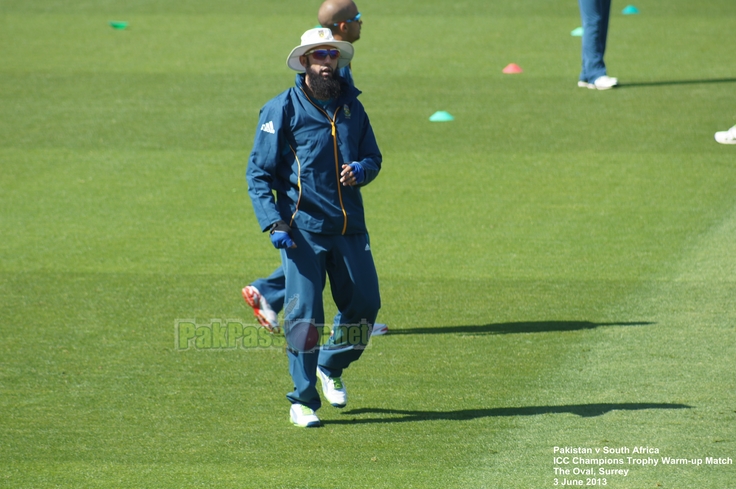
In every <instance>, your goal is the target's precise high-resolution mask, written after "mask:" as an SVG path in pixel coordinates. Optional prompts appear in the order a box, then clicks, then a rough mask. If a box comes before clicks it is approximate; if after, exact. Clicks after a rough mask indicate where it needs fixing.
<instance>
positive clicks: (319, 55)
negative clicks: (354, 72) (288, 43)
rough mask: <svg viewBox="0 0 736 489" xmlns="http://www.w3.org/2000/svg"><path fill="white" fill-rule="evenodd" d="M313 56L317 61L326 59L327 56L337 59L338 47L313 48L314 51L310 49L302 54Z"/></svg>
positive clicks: (338, 54)
mask: <svg viewBox="0 0 736 489" xmlns="http://www.w3.org/2000/svg"><path fill="white" fill-rule="evenodd" d="M310 54H311V55H312V56H314V59H316V60H317V61H322V60H325V59H327V56H329V57H330V58H332V59H337V58H339V57H340V50H339V49H315V50H314V51H310V52H308V53H306V54H305V55H304V56H309V55H310Z"/></svg>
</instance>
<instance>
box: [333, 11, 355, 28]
mask: <svg viewBox="0 0 736 489" xmlns="http://www.w3.org/2000/svg"><path fill="white" fill-rule="evenodd" d="M359 20H360V12H358V14H357V15H356V16H355V17H353V18H352V19H348V20H343V21H342V22H358V21H359ZM342 22H338V23H337V24H332V25H334V26H338V25H340V24H341V23H342Z"/></svg>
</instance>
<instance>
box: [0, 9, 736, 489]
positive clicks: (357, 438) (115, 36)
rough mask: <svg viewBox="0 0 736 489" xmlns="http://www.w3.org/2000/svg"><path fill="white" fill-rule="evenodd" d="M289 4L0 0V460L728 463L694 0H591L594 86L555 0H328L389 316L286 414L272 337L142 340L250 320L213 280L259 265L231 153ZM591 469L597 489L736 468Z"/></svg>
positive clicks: (710, 54)
mask: <svg viewBox="0 0 736 489" xmlns="http://www.w3.org/2000/svg"><path fill="white" fill-rule="evenodd" d="M318 4H319V2H315V3H314V4H310V3H309V2H296V1H287V0H279V1H272V2H265V3H264V2H261V3H258V2H250V1H238V2H236V1H227V0H222V1H216V2H195V1H191V0H183V1H178V2H174V1H170V0H157V1H145V2H144V1H132V2H125V4H124V5H123V4H122V3H121V2H112V1H95V2H92V1H84V0H77V1H73V0H54V1H44V2H41V1H36V0H34V1H29V0H22V1H21V0H5V1H3V2H2V3H0V53H2V54H1V55H0V58H1V59H2V61H1V62H0V172H1V173H0V175H2V176H1V177H0V209H1V212H0V237H1V239H0V332H1V333H2V336H1V337H2V341H0V466H2V470H0V486H1V487H9V488H34V489H36V488H53V487H74V488H87V487H89V488H92V487H100V488H110V487H116V488H143V487H146V488H153V487H155V488H165V487H171V488H182V487H233V488H234V487H237V488H244V487H248V488H290V489H291V488H319V489H335V488H422V489H427V488H438V489H439V488H442V489H445V488H455V487H457V488H469V489H478V488H488V489H490V488H535V489H536V488H540V489H541V488H552V487H555V486H554V485H553V479H554V477H555V474H554V470H553V467H554V466H555V465H554V464H553V456H554V454H553V448H554V447H555V446H581V447H591V448H603V447H616V448H619V447H628V448H630V449H633V447H635V446H648V447H654V448H658V449H659V451H660V453H659V454H658V455H654V457H655V458H658V457H661V456H667V457H676V458H703V459H704V458H705V457H708V456H712V457H731V458H734V456H736V378H735V377H734V371H735V370H736V361H735V360H734V351H736V327H735V326H734V325H735V324H736V279H735V278H734V277H736V248H734V245H733V243H734V242H736V171H734V170H736V153H734V148H732V147H727V146H721V145H718V144H716V143H715V142H714V141H713V133H714V132H715V131H717V130H724V129H726V128H728V127H730V126H731V125H733V124H736V105H735V104H736V102H735V101H734V97H733V93H734V87H736V72H735V71H734V68H733V63H731V62H730V61H729V59H730V58H728V56H726V55H725V54H724V52H725V47H726V46H733V45H734V44H736V31H734V29H733V28H732V26H733V23H734V21H735V20H736V8H734V6H733V2H731V1H728V0H714V1H711V2H708V3H707V4H698V3H697V2H686V1H684V0H672V1H664V0H643V1H642V3H638V4H636V6H637V7H638V8H639V9H640V11H641V14H639V15H637V16H623V15H621V14H620V11H621V9H622V8H623V7H624V5H623V4H614V6H613V11H612V19H611V30H610V35H609V48H608V53H607V55H606V60H607V63H608V66H609V72H610V74H612V75H615V76H618V77H619V79H620V80H621V82H622V87H621V88H619V89H617V90H613V91H609V92H595V91H591V90H581V89H578V88H577V87H575V82H576V80H577V74H578V69H579V63H580V53H579V50H580V46H579V43H580V41H579V39H578V38H574V37H571V36H570V31H571V30H572V29H574V28H575V27H578V26H579V25H580V19H579V14H578V11H577V6H576V5H575V2H550V1H542V0H536V1H532V0H526V1H519V2H500V1H492V2H489V1H480V0H476V1H466V2H458V3H455V4H449V3H448V2H441V1H438V0H429V1H422V2H419V1H409V0H407V1H404V2H386V1H374V0H362V1H361V2H359V6H360V8H361V11H362V12H363V14H364V17H365V24H364V32H363V39H361V40H360V41H359V43H357V44H356V58H355V62H354V75H355V78H356V83H357V85H358V86H359V87H360V88H361V89H362V90H363V91H364V93H363V95H362V96H361V99H362V100H363V102H364V104H365V105H366V108H367V110H368V112H369V114H370V116H371V120H372V122H373V125H374V129H375V131H376V134H377V136H378V139H379V144H380V146H381V149H382V151H383V153H384V157H385V159H384V170H383V172H382V174H381V176H380V177H379V178H378V180H376V182H374V183H373V184H372V185H371V186H369V187H367V188H366V189H365V191H364V198H365V201H366V207H367V213H368V220H369V226H370V230H371V241H372V247H373V249H374V253H375V259H376V263H377V267H378V269H379V276H380V279H381V289H382V299H383V308H382V310H381V313H380V315H379V317H380V319H381V320H382V321H383V322H386V323H388V324H389V326H390V328H391V331H392V333H391V334H390V335H389V336H386V337H379V338H375V339H374V340H372V344H371V347H370V348H369V349H368V350H367V351H366V354H365V355H364V357H363V358H362V359H361V360H360V362H358V363H356V364H355V365H354V366H352V367H351V368H350V369H349V370H348V371H347V372H346V374H345V376H344V378H345V380H346V384H347V385H348V388H349V390H350V404H349V406H348V407H347V408H345V409H344V410H342V411H339V410H335V409H332V408H330V407H329V406H328V407H325V408H324V409H322V410H320V412H319V414H320V416H321V418H322V419H323V421H324V423H325V426H324V427H323V428H322V429H319V430H300V429H297V428H294V427H292V426H291V425H290V424H289V423H288V414H287V411H288V404H287V403H286V401H285V399H284V397H283V396H284V394H285V393H286V392H287V391H288V390H289V389H290V388H291V385H290V379H289V376H288V371H287V365H286V358H285V356H284V355H283V353H282V352H281V351H279V350H278V349H260V350H258V349H257V350H255V351H246V350H243V349H235V350H219V351H201V350H197V349H196V348H190V349H189V350H187V351H179V350H178V349H177V348H176V345H175V323H176V321H177V320H183V319H194V320H196V321H197V322H198V323H200V324H207V323H209V322H210V321H211V320H214V319H221V320H225V321H227V320H236V321H241V322H243V323H247V324H251V323H252V319H251V315H250V312H249V310H248V309H247V308H246V307H245V305H244V303H243V301H242V299H241V298H240V295H239V290H240V288H241V287H242V286H243V285H245V284H246V283H247V282H248V281H251V280H253V279H255V278H257V277H259V276H264V275H265V274H268V273H270V271H271V270H272V269H273V268H274V267H275V266H276V265H277V263H278V254H277V253H276V252H275V251H274V250H273V249H272V247H271V245H270V243H269V242H268V240H267V239H266V238H265V237H264V236H263V235H262V234H261V233H259V232H258V226H257V224H256V221H255V218H254V216H253V212H252V209H251V207H250V202H249V199H248V196H247V192H246V184H245V181H244V172H245V165H246V162H247V158H248V154H249V151H250V147H251V143H252V140H253V134H254V131H255V129H256V127H255V125H256V122H257V114H258V110H259V108H260V107H261V106H262V105H263V104H264V103H265V102H266V101H267V100H268V99H269V98H271V97H273V96H274V95H276V94H277V93H278V92H280V91H281V90H283V89H285V88H287V87H289V86H290V84H291V83H292V80H293V76H292V74H290V72H289V71H288V70H287V69H286V67H285V66H284V59H285V58H286V54H287V53H288V52H289V50H290V49H291V48H292V47H293V46H294V45H295V44H296V43H297V42H298V38H299V35H300V34H301V33H302V32H303V31H304V30H305V29H307V28H309V27H311V26H313V25H314V24H315V21H316V19H315V17H316V9H317V6H318ZM112 20H125V21H128V22H129V23H130V25H129V27H128V28H127V29H125V30H114V29H112V28H111V27H110V26H109V25H108V22H109V21H112ZM266 40H268V41H266ZM511 62H514V63H517V64H519V65H520V66H521V67H522V68H523V69H524V73H523V74H520V75H504V74H502V73H501V70H502V68H503V67H504V66H506V65H507V64H508V63H511ZM437 110H446V111H448V112H450V113H451V114H453V115H454V116H455V121H454V122H451V123H430V122H428V120H427V119H428V117H429V116H430V115H431V114H432V113H433V112H435V111H437ZM629 456H634V455H631V454H630V455H629ZM584 467H585V468H588V467H590V465H584ZM570 468H572V466H570ZM594 468H596V469H597V466H594ZM604 468H618V467H614V466H605V467H604ZM623 468H625V469H629V470H630V472H629V474H628V475H627V476H625V477H624V476H608V484H607V486H606V487H609V488H612V489H626V488H631V489H634V488H636V489H639V488H649V487H651V488H657V487H662V488H673V489H679V488H692V487H697V488H714V489H715V488H718V489H722V488H729V487H734V483H733V480H734V479H736V473H735V472H734V468H733V465H725V466H700V467H693V466H664V467H663V466H662V465H661V464H660V465H658V466H657V467H651V466H650V467H641V466H636V465H625V466H623ZM568 478H574V479H578V478H579V479H583V480H584V479H585V478H586V477H585V476H581V477H578V476H572V475H571V476H568Z"/></svg>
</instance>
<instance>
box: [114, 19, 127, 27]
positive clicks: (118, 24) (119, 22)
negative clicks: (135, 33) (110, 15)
mask: <svg viewBox="0 0 736 489" xmlns="http://www.w3.org/2000/svg"><path fill="white" fill-rule="evenodd" d="M110 25H111V26H112V28H113V29H125V28H126V27H128V23H127V22H124V21H122V20H111V21H110Z"/></svg>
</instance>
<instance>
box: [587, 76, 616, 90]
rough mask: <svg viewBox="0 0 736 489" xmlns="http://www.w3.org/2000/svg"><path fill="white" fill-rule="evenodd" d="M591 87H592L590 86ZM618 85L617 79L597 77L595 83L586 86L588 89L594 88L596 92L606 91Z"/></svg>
mask: <svg viewBox="0 0 736 489" xmlns="http://www.w3.org/2000/svg"><path fill="white" fill-rule="evenodd" d="M591 85H592V86H591ZM616 85H618V78H613V77H612V76H606V75H603V76H599V77H598V78H596V79H595V81H594V82H593V83H591V84H589V85H588V88H595V89H596V90H608V89H609V88H613V87H615V86H616Z"/></svg>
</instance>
